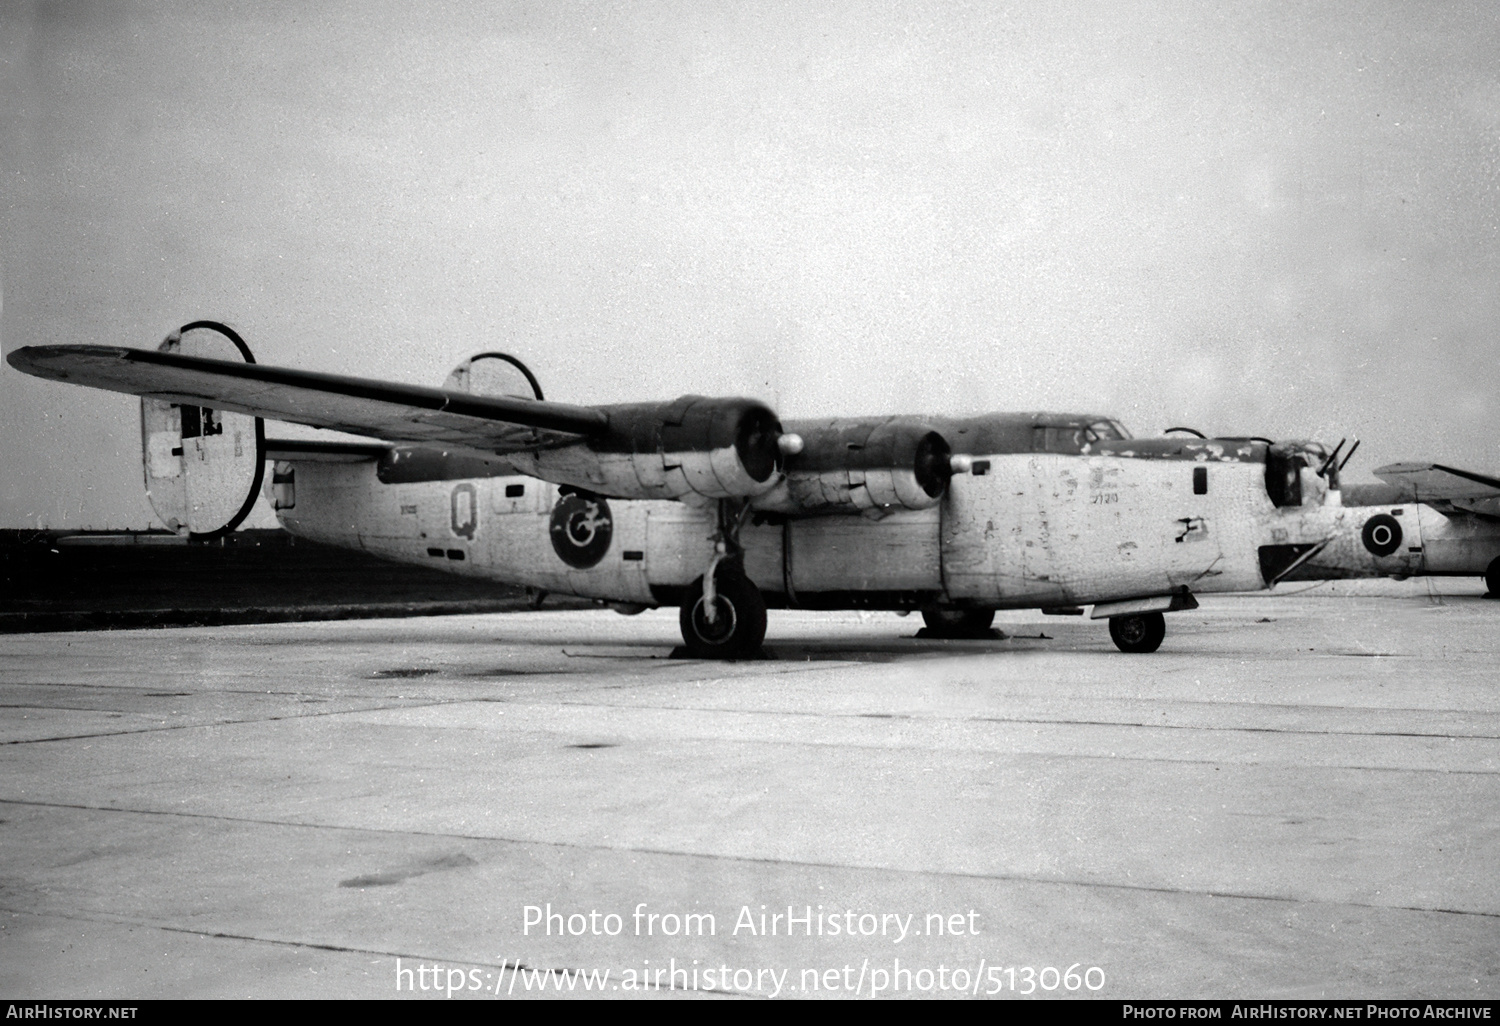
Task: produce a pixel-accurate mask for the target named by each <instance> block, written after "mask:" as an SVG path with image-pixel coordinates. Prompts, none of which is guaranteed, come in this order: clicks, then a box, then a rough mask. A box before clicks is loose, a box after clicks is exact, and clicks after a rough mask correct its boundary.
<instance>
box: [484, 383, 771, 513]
mask: <svg viewBox="0 0 1500 1026" xmlns="http://www.w3.org/2000/svg"><path fill="white" fill-rule="evenodd" d="M600 409H601V410H602V411H603V412H604V413H605V414H606V415H607V416H608V417H609V430H608V431H607V432H605V433H604V434H602V435H599V436H596V437H593V438H590V439H588V440H587V441H586V442H584V443H582V444H579V445H573V446H569V447H566V448H561V449H550V450H542V451H539V452H533V453H519V454H515V455H511V456H507V457H506V459H507V460H509V461H510V462H511V463H512V464H514V465H515V467H516V468H517V469H518V470H520V471H521V472H522V473H525V474H532V475H534V476H536V477H540V478H543V479H545V480H548V481H553V482H556V483H558V484H570V485H574V486H576V487H579V488H585V489H588V490H590V491H593V492H597V493H600V494H602V495H612V496H617V497H619V498H622V499H683V498H692V497H694V496H697V497H700V498H703V499H734V498H749V497H751V496H755V495H760V494H761V493H763V492H765V491H767V490H768V489H771V488H774V487H775V486H776V484H777V483H778V482H779V481H780V470H781V464H782V449H781V446H782V438H783V432H782V430H781V422H780V421H778V420H777V419H776V414H775V413H773V412H772V411H771V409H770V407H768V406H766V405H765V404H764V403H761V402H757V401H756V400H754V399H710V398H705V397H704V396H697V395H685V396H683V397H681V398H680V399H674V400H672V401H671V402H666V403H631V404H628V405H623V406H604V407H600Z"/></svg>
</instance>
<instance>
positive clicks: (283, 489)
mask: <svg viewBox="0 0 1500 1026" xmlns="http://www.w3.org/2000/svg"><path fill="white" fill-rule="evenodd" d="M296 505H297V471H296V468H295V467H293V466H292V465H291V464H290V463H287V462H284V461H277V462H276V463H275V464H274V465H273V466H272V468H271V508H272V509H291V508H292V507H294V506H296Z"/></svg>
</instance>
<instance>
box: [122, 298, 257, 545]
mask: <svg viewBox="0 0 1500 1026" xmlns="http://www.w3.org/2000/svg"><path fill="white" fill-rule="evenodd" d="M158 348H159V349H160V350H161V351H162V352H168V353H182V354H183V355H185V356H202V357H207V358H209V359H214V360H243V361H245V362H246V363H254V362H255V357H254V356H253V355H252V354H251V352H250V347H249V346H247V345H245V342H244V340H243V339H241V338H240V336H239V335H238V334H236V333H235V331H234V330H233V329H232V328H229V327H226V326H225V325H223V324H219V323H217V322H215V321H194V322H193V323H191V324H185V325H183V326H182V327H181V328H179V329H178V330H176V331H174V332H172V334H170V335H168V336H167V338H166V341H164V342H162V344H161V345H160V346H159V347H158ZM141 457H142V463H143V464H144V467H145V473H146V496H147V498H149V499H150V501H151V508H152V509H153V510H155V511H156V515H157V516H158V517H160V518H161V520H162V522H163V523H164V524H166V525H167V528H168V529H169V530H172V531H176V532H178V533H179V534H186V535H188V536H189V537H191V538H197V539H207V538H215V537H218V536H219V535H223V534H228V533H229V532H230V531H233V530H234V529H235V528H236V527H238V526H239V525H240V524H241V523H242V522H243V521H244V519H245V518H246V517H247V516H249V515H250V510H251V509H252V508H253V507H254V506H255V500H256V498H257V496H258V495H259V493H260V485H261V479H262V477H263V476H264V474H265V468H266V432H265V426H264V423H263V422H262V421H261V419H260V418H259V417H250V416H247V415H245V414H242V413H228V412H226V411H224V410H215V409H212V408H209V407H203V406H188V405H185V404H182V403H170V402H165V401H163V400H160V399H142V400H141Z"/></svg>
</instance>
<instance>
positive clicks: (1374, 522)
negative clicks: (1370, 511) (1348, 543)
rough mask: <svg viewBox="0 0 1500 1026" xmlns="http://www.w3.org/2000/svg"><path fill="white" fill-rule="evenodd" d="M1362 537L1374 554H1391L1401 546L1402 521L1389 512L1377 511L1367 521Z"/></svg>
mask: <svg viewBox="0 0 1500 1026" xmlns="http://www.w3.org/2000/svg"><path fill="white" fill-rule="evenodd" d="M1360 537H1361V538H1362V539H1363V540H1364V543H1365V548H1367V549H1369V550H1370V553H1371V554H1372V555H1376V556H1389V555H1390V554H1391V553H1392V552H1395V551H1396V550H1397V549H1399V548H1400V547H1401V522H1400V521H1398V520H1397V519H1396V518H1395V517H1393V516H1391V515H1390V514H1389V513H1377V514H1376V515H1375V516H1373V517H1371V518H1370V519H1369V520H1366V521H1365V528H1364V530H1363V531H1361V532H1360Z"/></svg>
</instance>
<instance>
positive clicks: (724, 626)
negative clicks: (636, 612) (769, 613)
mask: <svg viewBox="0 0 1500 1026" xmlns="http://www.w3.org/2000/svg"><path fill="white" fill-rule="evenodd" d="M688 596H689V601H688V602H685V603H684V604H683V606H682V612H681V613H680V614H679V616H678V623H679V625H680V626H681V627H682V640H683V642H684V643H685V644H686V645H687V650H688V652H689V654H691V655H693V656H695V657H696V658H699V659H745V658H747V657H749V656H752V655H754V654H755V653H756V652H757V651H758V650H759V649H760V643H761V642H762V641H765V640H766V600H765V599H764V598H763V597H761V594H760V589H759V588H757V587H756V586H755V582H753V581H751V580H750V579H749V578H748V577H746V576H745V575H744V574H741V573H739V572H737V571H735V570H732V569H720V570H717V571H716V572H715V576H714V588H713V589H712V590H711V591H708V592H705V589H704V587H703V578H702V577H700V578H698V579H697V580H696V581H694V582H693V583H692V585H691V586H690V587H689V588H688ZM710 602H712V603H713V606H712V608H713V614H712V615H710V614H709V608H710V607H709V603H710Z"/></svg>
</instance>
